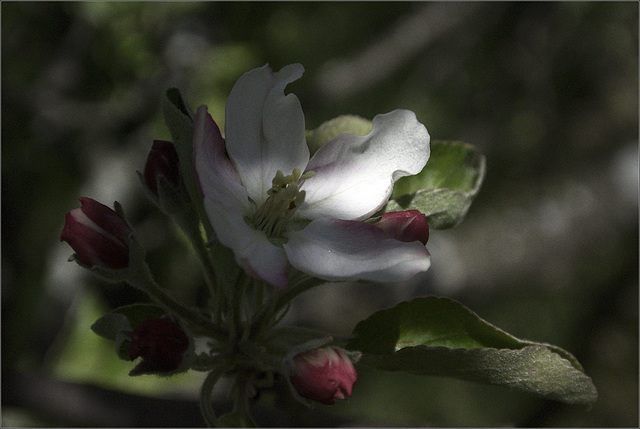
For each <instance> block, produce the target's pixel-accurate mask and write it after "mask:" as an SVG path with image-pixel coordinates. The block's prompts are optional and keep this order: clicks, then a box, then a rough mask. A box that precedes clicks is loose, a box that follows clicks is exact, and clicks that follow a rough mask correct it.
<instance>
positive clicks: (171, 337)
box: [129, 318, 189, 372]
mask: <svg viewBox="0 0 640 429" xmlns="http://www.w3.org/2000/svg"><path fill="white" fill-rule="evenodd" d="M188 348H189V338H188V337H187V334H185V333H184V331H183V330H182V328H180V325H178V324H177V323H175V322H173V321H171V320H169V319H161V318H157V319H149V320H146V321H145V322H143V323H142V324H140V325H138V326H137V327H136V328H135V329H134V330H133V334H132V339H131V344H130V346H129V358H130V359H131V360H134V359H136V358H138V357H140V356H142V358H143V359H144V360H145V362H147V363H149V365H151V367H152V368H153V369H155V370H156V371H160V372H169V371H172V370H174V369H176V368H178V366H180V362H182V357H183V355H184V352H186V351H187V349H188Z"/></svg>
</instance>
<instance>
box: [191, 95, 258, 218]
mask: <svg viewBox="0 0 640 429" xmlns="http://www.w3.org/2000/svg"><path fill="white" fill-rule="evenodd" d="M193 165H194V168H195V173H196V179H197V180H198V184H199V186H200V191H201V192H202V194H203V195H204V196H205V197H206V196H208V195H212V194H214V193H216V194H221V195H224V196H226V197H227V198H228V199H229V200H230V201H233V203H234V204H236V205H238V206H240V207H248V204H249V200H248V198H247V192H246V189H245V188H244V187H243V186H242V184H241V182H240V177H239V176H238V173H237V172H236V170H235V169H234V167H233V165H232V164H231V161H230V160H229V157H228V156H227V154H226V153H225V142H224V139H223V138H222V135H221V134H220V129H219V128H218V125H217V124H216V123H215V121H214V120H213V118H212V117H211V115H210V114H209V113H207V107H206V106H200V107H198V110H197V111H196V116H195V120H194V123H193Z"/></svg>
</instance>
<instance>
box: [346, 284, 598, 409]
mask: <svg viewBox="0 0 640 429" xmlns="http://www.w3.org/2000/svg"><path fill="white" fill-rule="evenodd" d="M353 335H354V338H353V339H352V340H351V341H350V342H349V343H348V344H347V345H346V348H348V349H350V350H358V351H360V352H362V353H363V356H362V359H361V362H362V363H364V364H366V365H369V366H372V367H374V368H377V369H381V370H387V371H404V372H409V373H412V374H418V375H435V376H449V377H455V378H460V379H463V380H469V381H475V382H483V383H490V384H495V385H499V386H505V387H509V388H512V389H516V390H521V391H525V392H529V393H535V394H538V395H542V396H545V397H547V398H549V399H554V400H558V401H563V402H566V403H571V404H591V403H593V402H595V400H596V398H597V391H596V388H595V386H594V385H593V382H592V381H591V378H589V377H588V376H587V375H585V374H584V371H583V369H582V366H581V365H580V363H579V362H578V361H577V359H576V358H575V357H573V356H572V355H571V354H570V353H569V352H567V351H565V350H563V349H561V348H559V347H555V346H552V345H549V344H543V343H535V342H531V341H525V340H520V339H518V338H516V337H514V336H512V335H510V334H508V333H506V332H504V331H502V330H500V329H498V328H497V327H495V326H493V325H491V324H490V323H488V322H486V321H484V320H482V319H481V318H480V317H478V316H477V315H476V314H475V313H473V312H472V311H471V310H469V309H467V308H466V307H464V306H463V305H461V304H460V303H457V302H455V301H452V300H449V299H445V298H435V297H429V298H418V299H415V300H412V301H409V302H403V303H401V304H398V305H396V306H395V307H393V308H391V309H388V310H383V311H379V312H377V313H375V314H373V315H372V316H370V317H369V318H368V319H366V320H364V321H362V322H360V323H358V325H357V326H356V328H355V330H354V332H353Z"/></svg>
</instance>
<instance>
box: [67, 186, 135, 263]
mask: <svg viewBox="0 0 640 429" xmlns="http://www.w3.org/2000/svg"><path fill="white" fill-rule="evenodd" d="M78 200H79V201H80V203H81V204H82V205H81V207H80V208H79V209H74V210H71V211H70V212H69V213H67V216H66V219H65V224H64V228H63V229H62V232H61V233H60V241H66V242H67V243H69V245H70V246H71V248H72V249H73V250H74V251H75V252H76V258H77V259H78V261H79V262H81V263H82V264H85V265H89V266H94V265H97V266H100V267H104V268H111V269H120V268H125V267H126V266H127V265H128V264H129V246H128V243H129V235H130V234H131V228H129V225H127V222H125V220H124V219H123V218H122V217H120V215H119V214H118V213H116V212H115V211H113V210H111V209H110V208H109V207H107V206H105V205H104V204H100V203H99V202H97V201H96V200H93V199H91V198H78Z"/></svg>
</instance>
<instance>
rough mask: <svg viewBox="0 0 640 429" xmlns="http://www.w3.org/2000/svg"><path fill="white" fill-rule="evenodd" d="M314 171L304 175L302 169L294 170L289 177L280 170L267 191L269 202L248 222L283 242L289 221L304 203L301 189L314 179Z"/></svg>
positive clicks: (250, 217) (257, 210) (303, 192)
mask: <svg viewBox="0 0 640 429" xmlns="http://www.w3.org/2000/svg"><path fill="white" fill-rule="evenodd" d="M314 175H315V172H314V171H307V172H306V173H304V174H302V171H301V170H300V168H297V167H296V168H294V169H293V171H292V172H291V174H290V175H289V176H285V175H284V174H283V173H282V171H280V170H278V172H277V173H276V175H275V177H274V178H273V180H272V181H271V184H272V186H271V188H270V189H269V190H268V191H267V195H269V196H268V197H267V200H266V201H265V202H264V203H263V204H262V205H261V206H259V207H257V208H256V211H255V213H254V214H253V216H249V217H247V218H246V220H247V221H248V222H249V223H251V224H252V225H253V226H254V227H255V228H257V229H260V230H261V231H264V233H265V234H267V236H268V237H269V238H272V239H276V240H281V239H285V237H283V235H284V233H285V232H286V227H287V224H288V223H289V221H290V220H291V219H292V218H293V216H294V213H295V211H296V209H297V208H298V207H300V206H301V205H302V203H304V198H305V194H306V193H305V191H301V190H300V188H301V187H302V184H303V183H304V182H305V180H307V179H309V178H311V177H313V176H314Z"/></svg>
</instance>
